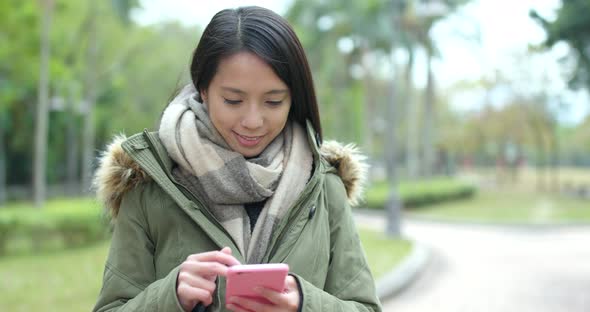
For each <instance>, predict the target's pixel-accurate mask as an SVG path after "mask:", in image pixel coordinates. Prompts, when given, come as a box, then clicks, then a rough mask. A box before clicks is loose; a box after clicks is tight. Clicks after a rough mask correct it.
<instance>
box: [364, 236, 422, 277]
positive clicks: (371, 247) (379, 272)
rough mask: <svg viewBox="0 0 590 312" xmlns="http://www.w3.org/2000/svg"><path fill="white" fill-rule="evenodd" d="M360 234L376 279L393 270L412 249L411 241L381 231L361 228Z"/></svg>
mask: <svg viewBox="0 0 590 312" xmlns="http://www.w3.org/2000/svg"><path fill="white" fill-rule="evenodd" d="M359 234H360V237H361V242H362V244H363V248H364V249H365V253H366V255H367V260H368V261H369V267H371V272H372V273H373V276H374V277H375V279H378V278H380V277H382V276H383V275H384V274H385V273H387V272H389V271H391V269H393V268H394V267H395V266H396V265H397V264H399V263H400V262H401V261H402V260H403V259H404V258H405V257H406V256H408V255H409V253H410V251H411V249H412V244H411V243H410V242H409V241H407V240H403V239H391V238H388V237H386V236H385V234H383V233H381V232H376V231H373V230H368V229H365V228H360V229H359Z"/></svg>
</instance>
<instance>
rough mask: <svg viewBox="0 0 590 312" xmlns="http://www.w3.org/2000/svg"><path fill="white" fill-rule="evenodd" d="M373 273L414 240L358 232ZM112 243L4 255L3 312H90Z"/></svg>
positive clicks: (0, 286)
mask: <svg viewBox="0 0 590 312" xmlns="http://www.w3.org/2000/svg"><path fill="white" fill-rule="evenodd" d="M360 235H361V240H362V242H363V246H364V248H365V249H366V254H367V257H368V260H369V265H370V266H371V270H372V271H373V273H374V275H375V276H377V277H378V276H381V275H383V274H384V273H386V272H387V271H389V270H391V269H392V267H393V265H394V264H395V263H398V262H399V261H400V260H401V259H402V258H403V257H404V256H405V255H406V254H407V253H408V252H409V250H410V243H409V242H407V241H401V240H391V239H386V238H384V236H383V235H382V234H379V233H376V232H372V231H369V230H364V229H361V230H360ZM107 250H108V242H102V243H99V244H95V245H92V246H88V247H85V248H79V249H74V250H64V251H59V252H54V253H45V254H43V255H22V256H12V257H6V258H0V277H1V278H0V303H1V309H0V310H1V311H10V312H20V311H23V312H25V311H27V312H28V311H35V310H43V311H60V312H70V311H71V312H74V311H76V312H77V311H90V310H91V309H92V307H93V306H94V303H95V301H96V298H97V296H98V292H99V291H100V286H101V282H102V271H103V267H104V261H105V259H106V256H107Z"/></svg>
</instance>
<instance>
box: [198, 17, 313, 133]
mask: <svg viewBox="0 0 590 312" xmlns="http://www.w3.org/2000/svg"><path fill="white" fill-rule="evenodd" d="M243 51H247V52H251V53H253V54H255V55H257V56H258V57H260V58H261V59H263V60H264V61H265V62H266V63H268V65H269V66H270V67H271V68H272V69H273V70H274V72H275V74H276V75H277V76H278V77H279V78H280V79H281V80H282V81H283V82H284V83H285V84H286V85H287V86H288V87H289V90H290V91H291V100H292V103H291V110H290V111H289V119H290V120H295V121H297V122H299V123H300V124H301V125H303V126H304V127H305V120H306V119H309V120H310V121H311V123H312V125H313V127H314V130H315V131H316V133H317V135H318V137H319V142H318V143H320V142H321V140H322V127H321V124H320V116H319V111H318V104H317V99H316V95H315V89H314V86H313V79H312V77H311V71H310V69H309V64H308V62H307V57H306V56H305V52H304V51H303V47H302V46H301V42H299V39H298V38H297V35H296V34H295V31H293V28H291V26H290V25H289V23H288V22H287V21H286V20H285V19H284V18H282V17H281V16H280V15H278V14H276V13H274V12H273V11H271V10H268V9H265V8H261V7H257V6H248V7H241V8H237V9H225V10H222V11H220V12H218V13H217V14H215V16H214V17H213V19H211V22H209V24H208V25H207V27H206V28H205V30H204V32H203V35H202V36H201V40H200V41H199V44H198V45H197V48H196V49H195V51H194V53H193V57H192V61H191V67H190V74H191V79H192V81H193V84H194V86H195V88H196V89H197V90H199V91H202V90H206V89H207V88H208V87H209V84H210V83H211V80H212V79H213V77H214V76H215V73H216V71H217V66H218V65H219V62H220V61H221V60H222V59H223V58H225V57H228V56H230V55H232V54H235V53H238V52H243ZM199 101H201V102H202V99H200V98H199Z"/></svg>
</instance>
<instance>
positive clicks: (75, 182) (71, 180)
mask: <svg viewBox="0 0 590 312" xmlns="http://www.w3.org/2000/svg"><path fill="white" fill-rule="evenodd" d="M68 101H69V106H68V107H69V109H68V124H67V128H66V142H67V144H66V147H67V151H66V162H67V164H66V166H67V168H66V170H67V172H66V179H67V185H68V193H69V194H70V195H78V194H79V193H80V191H81V190H80V181H79V179H78V169H79V159H78V155H79V153H78V146H79V145H78V131H77V130H78V126H77V122H76V108H75V106H76V105H75V103H76V102H75V101H76V99H75V97H74V95H73V92H72V91H71V90H70V95H69V96H68Z"/></svg>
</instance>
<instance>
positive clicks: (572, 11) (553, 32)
mask: <svg viewBox="0 0 590 312" xmlns="http://www.w3.org/2000/svg"><path fill="white" fill-rule="evenodd" d="M589 15H590V0H562V2H561V7H560V8H559V10H558V11H557V18H556V19H555V20H554V21H548V20H547V19H546V18H544V17H542V16H540V15H539V13H537V12H536V11H534V10H533V11H531V12H530V16H531V18H533V19H534V20H536V21H538V22H539V23H540V24H541V26H542V27H543V29H544V30H545V33H546V35H547V39H546V40H545V46H546V47H547V48H551V47H552V46H553V45H555V44H556V43H558V42H560V41H564V42H566V43H567V44H568V45H569V46H570V47H571V48H572V49H573V55H571V57H572V58H573V59H574V61H575V63H576V64H575V66H573V67H572V74H571V77H570V80H569V82H570V86H571V87H573V88H580V87H585V88H586V89H588V90H590V36H588V33H590V19H589V18H588V16H589Z"/></svg>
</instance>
